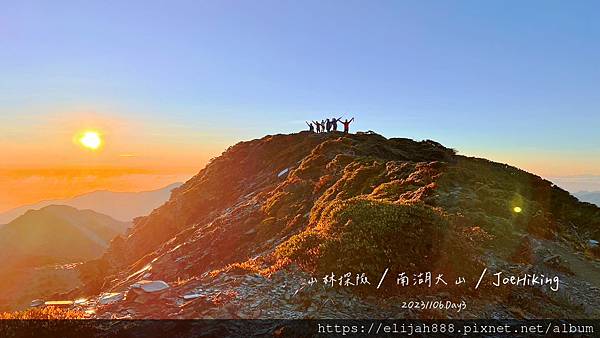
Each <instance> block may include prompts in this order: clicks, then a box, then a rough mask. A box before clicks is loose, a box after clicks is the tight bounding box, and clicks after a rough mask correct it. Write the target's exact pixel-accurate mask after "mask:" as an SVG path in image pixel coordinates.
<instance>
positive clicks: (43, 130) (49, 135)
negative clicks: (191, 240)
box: [0, 109, 600, 212]
mask: <svg viewBox="0 0 600 338" xmlns="http://www.w3.org/2000/svg"><path fill="white" fill-rule="evenodd" d="M124 115H125V114H120V115H119V114H111V113H106V112H96V111H89V110H88V111H83V112H82V111H77V110H68V109H65V110H64V112H63V111H58V112H56V111H54V112H45V113H43V114H41V113H40V114H31V113H30V114H21V115H17V114H13V115H8V114H6V115H4V114H0V152H1V154H2V162H1V163H0V191H1V192H3V193H2V194H0V212H2V211H5V210H8V209H12V208H14V207H18V206H22V205H25V204H32V203H36V202H39V201H42V200H48V199H58V198H68V197H73V196H76V195H79V194H82V193H86V192H90V191H94V190H112V191H143V190H152V189H157V188H161V187H163V186H166V185H168V184H171V183H174V182H183V181H186V180H187V179H189V178H190V177H192V176H193V175H194V174H195V173H197V172H198V171H199V170H200V169H201V168H202V167H203V166H204V165H205V164H206V163H207V161H208V160H209V159H210V158H212V157H215V156H217V155H219V154H220V153H221V152H222V151H223V150H225V149H226V148H227V147H228V146H230V145H232V144H234V143H235V142H236V139H238V140H239V139H249V138H253V136H251V135H250V134H245V133H246V131H245V129H244V128H246V127H248V126H246V125H240V126H239V128H242V129H239V130H221V132H217V131H215V130H214V128H211V127H210V125H190V123H188V124H183V123H180V124H177V122H176V121H177V119H171V120H160V119H156V118H153V119H146V118H145V117H144V115H140V114H137V115H134V114H128V115H127V116H136V118H133V117H127V118H125V117H123V116H124ZM220 128H223V127H222V126H221V127H220ZM86 130H95V131H98V132H99V133H100V134H101V135H102V138H103V141H104V144H103V146H102V148H101V149H100V150H97V151H92V150H89V149H85V148H83V147H82V146H81V145H80V144H78V143H77V142H76V136H77V135H78V134H81V132H83V131H86ZM207 130H208V131H207ZM211 130H213V131H211ZM442 142H443V140H442ZM445 145H446V146H450V147H452V146H453V145H452V144H445ZM504 148H505V147H504ZM459 152H460V153H461V154H466V155H470V156H477V157H483V158H488V159H490V160H493V161H496V162H503V163H508V164H510V165H514V166H517V167H519V168H522V169H524V170H527V171H529V172H532V173H535V174H537V175H540V176H543V177H549V176H554V177H556V176H562V175H577V174H586V173H588V172H587V171H588V169H589V168H594V167H595V168H597V167H600V158H597V157H590V156H583V155H582V154H579V153H577V152H575V151H572V152H569V153H565V152H564V151H563V152H561V151H556V152H554V153H553V152H548V151H546V152H543V151H540V150H536V149H526V148H515V149H502V148H499V149H493V148H489V147H488V148H483V147H479V148H478V147H477V146H474V147H472V148H470V149H459Z"/></svg>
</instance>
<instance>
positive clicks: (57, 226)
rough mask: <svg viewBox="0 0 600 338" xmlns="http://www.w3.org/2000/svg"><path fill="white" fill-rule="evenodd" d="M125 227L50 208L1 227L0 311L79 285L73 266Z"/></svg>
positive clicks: (93, 214) (74, 211)
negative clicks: (49, 292)
mask: <svg viewBox="0 0 600 338" xmlns="http://www.w3.org/2000/svg"><path fill="white" fill-rule="evenodd" d="M130 226H131V223H129V222H121V221H117V220H115V219H114V218H112V217H110V216H107V215H103V214H100V213H97V212H94V211H92V210H78V209H75V208H73V207H69V206H64V205H51V206H47V207H44V208H42V209H40V210H29V211H27V212H26V213H25V214H24V215H22V216H19V217H17V219H15V220H13V221H12V222H10V223H8V224H6V225H4V226H3V227H2V228H0V262H2V269H0V311H1V310H6V309H12V308H15V307H24V306H26V305H27V304H28V303H29V302H30V301H31V300H32V299H34V298H37V297H40V296H42V295H46V294H47V292H48V291H49V290H50V291H52V292H57V291H67V290H69V289H71V288H74V287H76V286H77V285H79V278H78V275H77V273H76V271H75V270H73V269H72V266H76V265H77V264H79V262H82V261H86V260H90V259H95V258H98V257H100V256H101V255H102V254H103V253H104V251H105V250H106V248H107V247H108V245H109V243H110V241H111V240H112V239H113V238H115V237H116V236H117V235H119V234H122V233H125V231H126V230H127V229H128V228H129V227H130Z"/></svg>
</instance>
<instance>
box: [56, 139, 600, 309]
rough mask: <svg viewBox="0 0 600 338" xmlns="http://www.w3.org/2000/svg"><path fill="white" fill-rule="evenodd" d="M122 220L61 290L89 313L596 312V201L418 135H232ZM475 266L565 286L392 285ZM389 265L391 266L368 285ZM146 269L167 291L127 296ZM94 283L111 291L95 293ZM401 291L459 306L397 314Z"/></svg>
mask: <svg viewBox="0 0 600 338" xmlns="http://www.w3.org/2000/svg"><path fill="white" fill-rule="evenodd" d="M134 223H135V225H134V227H133V228H132V230H131V231H130V232H129V233H128V235H127V236H120V237H117V238H115V239H114V240H113V241H112V242H111V245H110V247H109V248H108V250H107V251H106V252H105V254H104V255H103V256H102V257H101V258H99V259H96V260H92V261H88V262H86V263H84V264H83V265H81V266H80V267H78V270H79V272H80V278H81V281H82V285H81V287H80V288H79V289H77V290H73V291H72V292H70V293H66V294H64V295H63V296H64V297H73V298H74V297H89V299H90V301H89V302H88V303H87V304H86V305H85V306H84V307H83V309H88V310H93V311H94V313H95V317H96V318H112V316H126V317H127V318H178V319H184V318H290V317H291V318H356V317H363V318H367V317H368V318H406V317H408V318H411V316H412V317H420V318H423V317H426V318H492V317H493V318H514V317H517V316H526V317H544V318H548V317H550V318H565V317H576V318H594V316H597V315H600V313H599V312H598V311H599V310H598V309H600V291H598V290H600V262H599V261H598V257H600V252H599V250H598V248H597V247H594V246H593V245H590V243H591V244H593V243H594V242H593V241H597V240H598V239H599V238H600V208H598V207H596V206H594V205H592V204H589V203H582V202H579V201H578V200H577V199H576V198H575V197H573V196H571V195H570V194H569V193H568V192H566V191H565V190H563V189H560V188H559V187H557V186H556V185H554V184H553V183H552V182H550V181H547V180H544V179H542V178H541V177H539V176H537V175H534V174H531V173H527V172H525V171H523V170H520V169H518V168H515V167H511V166H509V165H506V164H502V163H496V162H492V161H488V160H485V159H478V158H473V157H466V156H462V155H457V154H456V151H454V150H453V149H449V148H446V147H444V146H442V145H441V144H439V143H437V142H435V141H431V140H424V141H414V140H411V139H406V138H385V137H383V136H381V135H378V134H375V133H370V132H369V133H357V134H343V133H338V132H333V133H327V134H314V133H308V132H301V133H297V134H290V135H284V134H279V135H268V136H265V137H263V138H261V139H256V140H252V141H245V142H240V143H238V144H236V145H234V146H231V147H229V148H228V149H227V150H226V151H224V152H223V154H222V155H221V156H219V157H217V158H215V159H213V160H212V161H211V162H210V163H209V164H208V165H206V167H204V168H203V169H202V170H200V172H199V173H198V174H197V175H196V176H194V177H193V178H191V179H190V180H188V181H187V182H186V183H184V184H183V185H182V186H181V187H180V188H178V189H177V190H176V191H174V193H173V194H172V196H171V198H170V199H169V200H168V201H167V202H166V203H165V204H163V205H162V206H161V207H159V208H157V209H155V210H154V211H153V212H152V213H150V214H149V215H147V216H145V217H141V218H138V219H136V220H135V222H134ZM484 268H485V269H489V271H491V272H495V271H502V272H505V273H513V274H517V273H519V271H529V272H535V273H544V274H553V275H556V276H559V277H560V278H561V280H562V281H563V282H564V283H565V285H568V287H567V288H565V287H564V286H563V289H561V290H560V292H557V293H554V292H551V291H549V289H547V288H546V289H541V290H539V291H535V292H533V291H530V290H525V289H523V288H517V287H506V288H505V289H500V290H499V289H496V288H494V287H493V286H492V285H491V283H490V281H489V280H487V281H484V284H485V285H483V286H482V287H481V288H480V289H479V290H478V291H477V292H475V291H473V289H472V288H471V289H461V286H455V285H452V286H448V287H447V288H445V289H443V288H439V287H436V288H434V289H429V288H425V289H419V288H416V289H414V288H400V287H398V286H397V285H394V280H396V278H394V277H395V276H399V274H400V273H402V272H406V273H418V272H419V271H420V272H423V271H434V272H437V273H441V274H442V275H443V276H446V278H457V277H461V276H463V277H464V278H465V279H466V280H468V281H469V282H472V283H474V282H477V279H478V278H479V276H480V274H481V272H482V271H483V269H484ZM387 269H389V270H390V273H391V276H392V277H390V279H389V280H387V281H385V282H384V283H383V284H382V287H381V289H379V288H377V289H374V285H373V283H376V282H377V280H378V279H379V278H380V275H381V272H382V271H384V270H386V271H387ZM329 273H335V274H336V275H337V276H339V275H340V274H341V275H344V274H346V273H357V274H358V273H364V274H365V276H367V277H368V278H369V279H370V280H371V285H370V286H369V285H366V284H365V285H361V286H359V287H357V288H356V291H348V290H347V289H344V288H338V287H333V286H334V285H333V284H332V285H331V287H324V286H322V285H320V284H315V285H312V284H308V282H307V281H309V280H311V279H312V278H314V277H317V278H316V280H317V281H319V280H321V278H323V276H324V275H326V274H329ZM409 276H410V275H409ZM146 279H152V280H156V281H161V282H166V283H167V285H169V288H167V289H166V290H163V291H162V292H161V293H159V294H157V295H152V294H144V293H141V294H140V292H139V291H137V290H136V285H138V283H139V282H141V281H142V280H146ZM340 283H341V282H340ZM311 285H312V286H311ZM473 286H474V284H473ZM103 293H110V294H115V295H119V297H118V298H119V300H116V301H115V302H113V303H111V304H102V303H101V297H102V296H101V295H102V294H103ZM115 297H116V296H115ZM184 297H187V298H184ZM408 297H416V298H418V299H422V300H432V301H435V300H439V299H440V297H441V298H444V299H447V298H451V299H456V298H458V299H464V300H465V301H466V302H468V303H469V306H468V307H467V309H465V310H464V311H463V312H461V313H460V314H455V313H450V312H448V311H443V310H440V309H432V310H431V311H426V312H421V313H419V312H417V313H413V312H406V310H403V309H401V307H400V305H401V303H402V302H401V300H402V299H404V300H406V299H408ZM182 299H193V300H190V301H188V302H186V301H184V300H182ZM329 300H331V302H329ZM574 300H577V301H574ZM324 302H325V303H327V306H325V305H324V304H325V303H324ZM582 302H583V304H581V303H582Z"/></svg>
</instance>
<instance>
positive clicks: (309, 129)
mask: <svg viewBox="0 0 600 338" xmlns="http://www.w3.org/2000/svg"><path fill="white" fill-rule="evenodd" d="M304 122H306V124H307V125H308V131H310V132H311V133H314V132H315V126H313V124H312V122H308V121H304Z"/></svg>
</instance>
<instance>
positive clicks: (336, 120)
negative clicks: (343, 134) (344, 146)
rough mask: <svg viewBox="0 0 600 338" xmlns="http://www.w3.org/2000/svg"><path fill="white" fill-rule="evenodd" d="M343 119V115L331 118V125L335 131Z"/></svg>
mask: <svg viewBox="0 0 600 338" xmlns="http://www.w3.org/2000/svg"><path fill="white" fill-rule="evenodd" d="M341 120H342V117H341V116H340V117H338V118H335V117H334V118H333V119H331V127H332V129H333V131H337V128H338V122H340V121H341Z"/></svg>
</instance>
